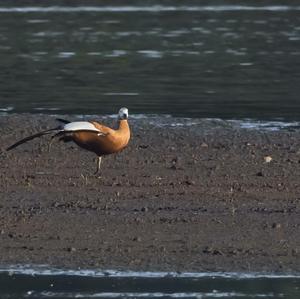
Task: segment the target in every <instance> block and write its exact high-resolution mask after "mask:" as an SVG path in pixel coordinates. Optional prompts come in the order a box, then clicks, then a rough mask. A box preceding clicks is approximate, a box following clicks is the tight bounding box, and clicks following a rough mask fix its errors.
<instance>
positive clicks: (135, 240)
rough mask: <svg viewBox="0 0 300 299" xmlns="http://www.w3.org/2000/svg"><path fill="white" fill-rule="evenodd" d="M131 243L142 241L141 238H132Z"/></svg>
mask: <svg viewBox="0 0 300 299" xmlns="http://www.w3.org/2000/svg"><path fill="white" fill-rule="evenodd" d="M132 241H134V242H141V241H142V238H141V237H134V238H133V239H132Z"/></svg>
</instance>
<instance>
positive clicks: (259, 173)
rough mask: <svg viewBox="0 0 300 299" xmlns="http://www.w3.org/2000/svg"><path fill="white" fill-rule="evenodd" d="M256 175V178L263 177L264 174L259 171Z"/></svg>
mask: <svg viewBox="0 0 300 299" xmlns="http://www.w3.org/2000/svg"><path fill="white" fill-rule="evenodd" d="M256 175H257V176H264V174H263V172H262V171H259V172H258V173H257V174H256Z"/></svg>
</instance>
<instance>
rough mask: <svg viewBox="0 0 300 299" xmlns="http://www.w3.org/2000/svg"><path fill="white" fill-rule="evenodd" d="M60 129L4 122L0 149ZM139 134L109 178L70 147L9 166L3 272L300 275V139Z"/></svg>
mask: <svg viewBox="0 0 300 299" xmlns="http://www.w3.org/2000/svg"><path fill="white" fill-rule="evenodd" d="M73 119H74V118H73ZM73 119H72V116H71V120H73ZM103 121H104V122H105V123H107V124H108V125H110V124H112V123H113V122H114V121H113V120H112V119H108V118H104V119H103ZM129 121H130V122H131V120H129ZM166 121H167V120H166ZM55 125H57V123H56V122H55V117H52V116H47V115H35V114H26V115H25V114H24V115H23V114H21V115H5V116H1V117H0V128H1V129H0V133H1V137H0V148H1V149H3V148H5V147H6V146H8V145H10V144H12V143H13V142H15V141H17V140H18V139H20V138H23V137H25V136H27V135H29V134H32V133H34V132H37V131H39V130H43V129H47V128H50V127H52V126H55ZM131 126H132V135H133V137H132V140H131V142H130V144H129V147H128V148H127V149H125V150H124V151H123V152H122V153H120V154H118V155H114V156H109V157H105V158H104V159H103V166H102V167H103V168H102V170H103V173H102V177H101V178H100V179H99V178H97V177H95V176H93V175H92V173H93V171H94V167H95V164H94V159H95V156H94V155H93V154H92V153H88V152H86V151H84V150H81V149H79V148H78V147H77V146H76V145H74V144H63V143H55V144H53V146H52V149H51V152H50V153H49V152H48V147H47V145H48V141H49V139H47V137H46V138H42V139H37V140H34V141H32V142H29V143H27V144H24V145H23V146H20V147H19V148H17V149H15V150H14V151H11V152H8V153H5V154H4V155H2V156H0V163H1V172H0V190H2V192H1V193H2V196H1V199H0V240H1V243H0V264H2V265H9V264H48V265H49V266H52V267H63V268H73V269H74V268H78V267H81V268H88V269H90V268H91V269H99V268H102V269H118V270H133V271H135V270H139V271H148V270H151V271H166V272H168V271H175V272H176V271H180V272H195V271H196V272H219V271H221V272H247V273H252V272H272V273H296V272H297V271H299V266H300V259H299V256H300V239H299V235H300V234H299V227H300V218H299V213H300V184H299V183H298V179H299V177H300V151H299V149H300V138H299V137H300V132H299V131H297V130H294V131H293V132H289V131H259V130H247V129H242V128H237V127H235V126H225V127H222V126H218V125H217V126H215V127H213V126H211V124H208V123H205V122H204V123H200V124H195V125H193V126H187V127H184V126H178V127H172V126H162V127H158V126H155V125H153V124H150V123H149V122H147V120H146V121H145V120H138V119H134V120H132V122H131ZM269 156H270V157H271V158H272V161H271V162H270V163H266V162H265V157H269Z"/></svg>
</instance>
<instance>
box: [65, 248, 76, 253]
mask: <svg viewBox="0 0 300 299" xmlns="http://www.w3.org/2000/svg"><path fill="white" fill-rule="evenodd" d="M67 251H69V252H75V251H76V248H75V247H68V248H67Z"/></svg>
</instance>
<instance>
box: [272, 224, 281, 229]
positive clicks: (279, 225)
mask: <svg viewBox="0 0 300 299" xmlns="http://www.w3.org/2000/svg"><path fill="white" fill-rule="evenodd" d="M272 228H276V229H279V228H281V224H280V223H273V224H272Z"/></svg>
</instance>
